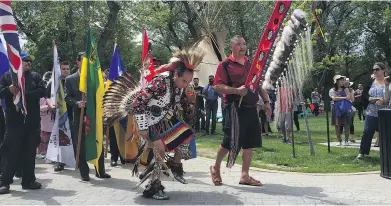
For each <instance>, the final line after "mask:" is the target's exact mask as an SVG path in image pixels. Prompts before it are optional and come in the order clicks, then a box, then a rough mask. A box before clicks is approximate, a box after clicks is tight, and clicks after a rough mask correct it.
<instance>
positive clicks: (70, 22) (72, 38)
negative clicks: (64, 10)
mask: <svg viewBox="0 0 391 206" xmlns="http://www.w3.org/2000/svg"><path fill="white" fill-rule="evenodd" d="M66 24H67V25H68V28H69V30H68V32H69V39H70V41H71V59H73V58H75V61H76V53H77V51H76V45H75V37H76V32H75V25H74V24H73V9H72V4H71V5H70V7H69V10H68V16H67V19H66Z"/></svg>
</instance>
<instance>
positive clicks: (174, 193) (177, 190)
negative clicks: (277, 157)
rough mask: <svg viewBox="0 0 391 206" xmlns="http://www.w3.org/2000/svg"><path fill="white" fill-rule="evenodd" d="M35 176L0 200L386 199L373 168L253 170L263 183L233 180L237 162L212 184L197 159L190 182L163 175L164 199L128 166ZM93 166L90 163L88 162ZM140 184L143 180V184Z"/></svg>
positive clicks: (47, 168)
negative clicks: (31, 186) (85, 178)
mask: <svg viewBox="0 0 391 206" xmlns="http://www.w3.org/2000/svg"><path fill="white" fill-rule="evenodd" d="M37 162H38V163H37V167H36V173H37V178H38V181H40V182H41V183H43V185H44V188H43V189H41V190H38V191H27V190H23V189H22V188H21V186H20V180H16V181H15V183H14V184H13V185H11V190H12V191H11V193H10V194H6V195H0V204H1V205H3V204H14V205H15V204H17V205H23V204H34V205H44V204H50V205H62V204H67V205H70V204H72V205H73V204H78V205H96V204H99V205H132V204H137V205H150V204H154V205H157V204H169V205H199V204H208V205H243V204H246V205H265V204H266V205H278V204H286V205H292V204H295V205H296V204H300V205H308V204H311V205H314V204H328V205H330V204H332V205H336V204H344V205H345V204H348V205H353V204H354V205H356V204H365V205H368V204H376V205H378V204H387V205H390V204H391V180H387V179H384V178H381V177H380V176H379V174H378V173H377V172H376V173H365V174H348V175H345V174H342V175H339V174H337V175H335V174H334V175H333V174H325V175H323V174H317V175H313V174H301V173H288V172H277V171H268V170H259V169H256V170H252V171H251V175H252V176H253V177H254V178H256V179H259V180H261V181H262V182H263V183H264V186H263V187H251V186H242V185H239V184H238V181H239V175H240V167H239V166H235V167H234V168H232V169H227V168H222V178H223V182H224V186H220V187H215V186H213V185H212V182H211V178H210V176H209V166H210V165H212V164H213V160H211V159H206V158H197V159H194V160H189V161H186V162H185V164H184V169H185V171H186V174H185V176H186V178H187V180H188V181H189V184H187V185H183V184H180V183H178V182H174V181H171V180H168V179H167V180H165V181H164V182H163V185H164V186H166V192H167V193H168V194H169V195H170V196H171V199H170V200H168V201H161V202H160V201H156V200H152V199H145V198H143V197H142V196H141V192H142V189H143V187H142V188H138V189H136V190H133V187H134V186H135V185H136V183H137V182H138V180H137V178H135V177H132V176H131V168H132V165H125V166H124V167H122V166H118V167H115V168H113V167H110V166H109V160H108V159H106V166H107V167H106V168H107V172H108V173H109V174H111V175H112V178H111V179H106V180H100V179H97V178H95V176H94V174H95V173H94V172H93V171H92V170H91V175H90V176H91V181H90V182H87V183H84V182H81V180H80V178H79V177H80V175H79V172H78V171H71V170H65V171H63V172H60V173H55V172H53V165H50V164H44V163H43V161H42V160H37ZM91 168H92V167H91ZM143 186H144V185H143Z"/></svg>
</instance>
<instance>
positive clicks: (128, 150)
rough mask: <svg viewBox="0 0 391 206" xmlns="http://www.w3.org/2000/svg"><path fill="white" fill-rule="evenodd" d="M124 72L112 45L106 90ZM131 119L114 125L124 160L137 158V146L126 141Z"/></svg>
mask: <svg viewBox="0 0 391 206" xmlns="http://www.w3.org/2000/svg"><path fill="white" fill-rule="evenodd" d="M124 72H125V70H124V66H123V64H122V60H121V57H120V55H119V50H118V45H117V44H115V45H114V52H113V57H112V58H111V64H110V70H109V78H108V80H107V83H106V90H107V89H108V88H109V87H110V85H111V83H112V82H114V81H115V80H116V79H117V78H118V77H120V76H122V74H123V73H124ZM132 121H133V118H132V117H131V116H129V117H126V118H124V119H121V120H120V121H119V122H118V123H116V124H114V125H113V127H114V131H115V137H116V139H117V145H118V150H119V152H120V154H121V157H122V158H124V159H125V160H133V159H134V158H135V157H136V156H137V152H138V146H137V142H136V141H131V139H127V137H129V136H130V132H132V130H128V128H131V127H132V124H131V123H132Z"/></svg>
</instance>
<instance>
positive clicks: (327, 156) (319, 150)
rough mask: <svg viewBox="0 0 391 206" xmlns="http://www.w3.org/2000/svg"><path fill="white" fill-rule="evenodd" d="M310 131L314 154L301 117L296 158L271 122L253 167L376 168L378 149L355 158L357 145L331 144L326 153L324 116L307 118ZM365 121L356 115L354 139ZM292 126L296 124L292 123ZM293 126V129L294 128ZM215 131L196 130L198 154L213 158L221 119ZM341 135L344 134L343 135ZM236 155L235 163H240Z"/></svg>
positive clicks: (340, 170) (303, 169) (332, 133)
mask: <svg viewBox="0 0 391 206" xmlns="http://www.w3.org/2000/svg"><path fill="white" fill-rule="evenodd" d="M308 122H309V127H310V130H311V134H312V141H313V143H314V147H315V156H311V154H310V150H309V146H308V138H307V135H306V132H305V123H304V119H300V129H301V130H302V131H301V133H294V135H295V151H296V158H293V154H292V145H288V144H283V143H281V137H282V136H281V134H277V133H276V129H275V126H274V123H273V124H272V125H271V127H272V130H273V132H274V133H273V135H272V136H264V137H262V140H263V147H262V148H259V149H255V150H254V152H253V161H252V163H251V166H252V167H258V168H264V169H272V170H282V171H292V172H307V173H352V172H368V171H379V170H380V166H379V162H380V158H379V155H380V154H379V152H377V151H371V153H370V156H369V157H368V158H366V159H365V160H361V161H357V160H355V158H356V156H357V154H358V149H356V148H338V147H331V153H328V150H327V146H323V145H319V144H318V143H324V142H327V130H326V117H325V115H323V116H320V117H311V118H309V119H308ZM363 126H364V123H363V122H360V121H359V120H358V118H357V116H356V119H355V133H356V137H355V139H356V140H357V139H361V135H362V132H363ZM294 128H295V127H294ZM295 130H296V129H295ZM217 133H218V134H217V135H213V136H212V135H206V136H204V135H203V133H197V135H196V141H197V151H198V155H200V156H203V157H209V158H215V157H216V151H217V148H218V146H219V145H220V143H221V140H222V138H223V137H222V132H221V123H218V128H217ZM342 138H344V137H343V136H342ZM330 140H331V141H332V142H335V141H336V136H335V129H334V127H333V126H331V125H330ZM241 162H242V161H241V156H240V155H239V157H238V159H237V163H239V164H241Z"/></svg>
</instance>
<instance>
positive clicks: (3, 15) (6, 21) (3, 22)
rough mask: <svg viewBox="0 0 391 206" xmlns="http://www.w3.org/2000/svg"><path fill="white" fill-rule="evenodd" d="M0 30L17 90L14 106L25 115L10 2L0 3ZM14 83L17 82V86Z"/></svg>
mask: <svg viewBox="0 0 391 206" xmlns="http://www.w3.org/2000/svg"><path fill="white" fill-rule="evenodd" d="M0 28H1V31H2V32H3V35H4V39H5V41H6V45H7V53H8V59H9V62H10V67H11V69H12V71H11V75H12V82H13V85H14V86H16V88H17V92H16V94H15V96H14V104H15V105H16V106H17V107H19V108H20V109H22V113H23V114H24V115H27V109H26V97H25V87H24V85H25V82H24V71H23V68H22V59H21V57H20V45H19V36H18V32H17V31H16V23H15V19H14V15H13V12H12V8H11V1H0ZM15 82H17V84H16V83H15Z"/></svg>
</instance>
